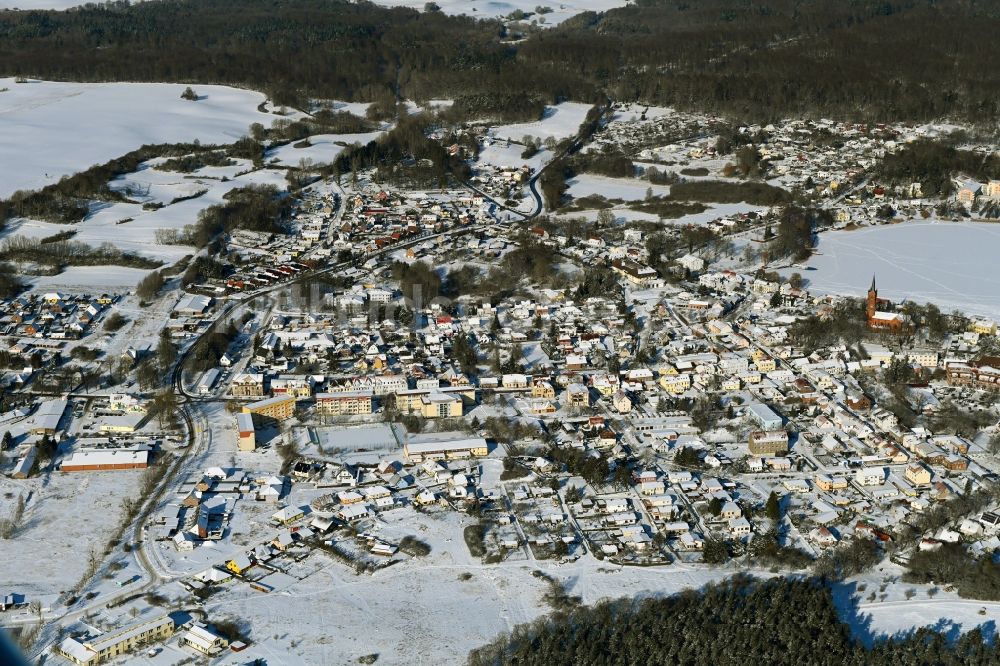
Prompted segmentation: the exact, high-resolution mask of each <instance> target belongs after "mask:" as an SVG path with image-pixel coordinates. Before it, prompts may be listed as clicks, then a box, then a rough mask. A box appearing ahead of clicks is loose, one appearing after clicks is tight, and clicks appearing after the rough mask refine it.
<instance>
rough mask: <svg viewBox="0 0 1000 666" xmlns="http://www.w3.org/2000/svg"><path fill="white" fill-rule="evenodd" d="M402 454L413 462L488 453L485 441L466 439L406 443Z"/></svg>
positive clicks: (476, 455)
mask: <svg viewBox="0 0 1000 666" xmlns="http://www.w3.org/2000/svg"><path fill="white" fill-rule="evenodd" d="M403 453H404V455H406V457H407V458H408V459H409V460H411V461H413V462H422V461H424V460H452V459H455V458H471V457H482V456H485V455H487V454H488V453H489V447H488V446H487V445H486V440H485V439H483V438H482V437H468V438H464V439H452V440H436V441H435V440H428V441H418V442H406V443H405V444H404V445H403Z"/></svg>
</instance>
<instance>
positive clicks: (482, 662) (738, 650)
mask: <svg viewBox="0 0 1000 666" xmlns="http://www.w3.org/2000/svg"><path fill="white" fill-rule="evenodd" d="M983 639H984V636H983V633H982V632H981V631H980V630H979V629H973V630H972V631H970V632H968V633H966V634H964V635H962V636H960V637H957V638H955V637H954V636H946V635H945V634H944V633H941V632H938V631H935V630H932V629H918V630H916V631H914V632H912V633H909V634H907V635H904V636H894V637H892V638H886V639H884V640H881V641H876V642H875V644H874V646H873V647H872V648H867V647H865V646H864V645H863V644H862V643H861V642H859V641H858V640H857V639H856V638H854V637H852V636H851V632H850V628H849V626H848V625H847V624H846V623H845V622H844V621H843V620H842V619H841V618H840V617H839V616H838V614H837V608H836V607H835V606H834V602H833V597H832V595H831V592H830V589H829V588H828V587H826V586H825V585H823V584H822V583H820V582H819V581H817V580H795V579H789V578H773V579H769V580H766V581H761V580H756V579H753V578H751V577H749V576H735V577H733V578H730V579H727V580H725V581H723V582H721V583H717V584H714V585H708V586H706V587H705V588H704V589H702V590H697V591H696V590H689V591H686V592H682V593H680V594H676V595H674V596H670V597H666V598H651V599H642V600H633V599H620V600H617V601H607V602H602V603H600V604H597V605H596V606H592V607H588V606H578V607H576V608H574V609H573V610H570V611H568V612H559V613H555V614H553V615H551V616H548V617H544V618H541V619H539V620H537V621H535V622H534V623H531V624H528V625H522V626H519V627H516V628H515V629H514V630H513V631H512V632H511V633H510V634H507V635H503V636H500V637H499V638H497V639H496V640H495V641H493V642H492V643H490V644H489V645H487V646H484V647H482V648H479V649H476V650H473V651H472V652H471V653H470V654H469V660H468V663H469V665H470V666H500V665H514V664H517V665H518V666H533V665H536V664H537V665H538V666H560V665H562V664H565V665H566V666H618V665H620V664H644V665H647V666H659V665H661V664H662V665H668V664H670V665H674V664H684V665H688V666H701V665H704V666H728V665H733V666H747V665H749V664H795V665H799V666H808V665H825V664H830V665H836V666H844V665H846V666H851V665H857V666H880V665H882V664H928V665H930V664H934V665H941V666H945V665H952V664H954V665H955V666H958V665H962V666H977V665H983V666H985V665H986V664H997V663H1000V647H998V646H997V644H996V642H995V641H994V642H992V643H991V642H988V641H984V640H983Z"/></svg>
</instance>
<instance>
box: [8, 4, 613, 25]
mask: <svg viewBox="0 0 1000 666" xmlns="http://www.w3.org/2000/svg"><path fill="white" fill-rule="evenodd" d="M82 4H84V3H83V2H81V1H80V0H0V9H69V8H70V7H79V6H80V5H82ZM375 4H378V5H383V6H386V7H410V8H412V9H417V10H420V11H423V9H424V6H425V5H426V4H427V2H426V1H425V0H376V3H375ZM626 4H628V0H571V1H570V2H538V1H537V0H504V1H502V2H498V1H496V0H487V1H486V2H476V1H475V0H437V5H438V6H439V7H441V11H443V12H444V13H445V14H450V15H453V16H454V15H458V14H467V15H468V16H472V17H474V18H483V19H489V18H498V17H505V16H509V15H510V14H511V13H512V12H513V11H514V10H517V9H520V10H521V11H523V12H525V13H532V14H533V15H532V16H531V17H530V18H529V19H528V20H529V21H533V20H535V19H539V24H540V25H543V26H553V25H558V24H560V23H562V22H563V21H565V20H566V19H568V18H571V17H573V16H576V15H577V14H580V13H582V12H588V11H593V12H602V11H606V10H608V9H614V8H615V7H622V6H624V5H626ZM539 6H542V7H548V8H550V9H551V10H552V11H551V12H549V13H547V14H543V15H541V16H539V15H538V14H534V11H535V8H536V7H539Z"/></svg>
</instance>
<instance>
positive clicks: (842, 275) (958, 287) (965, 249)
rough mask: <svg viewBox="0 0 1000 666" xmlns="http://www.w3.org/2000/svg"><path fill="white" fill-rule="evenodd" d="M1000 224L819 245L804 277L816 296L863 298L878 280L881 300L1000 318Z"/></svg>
mask: <svg viewBox="0 0 1000 666" xmlns="http://www.w3.org/2000/svg"><path fill="white" fill-rule="evenodd" d="M998 252H1000V224H991V223H983V222H939V221H927V222H905V223H901V224H892V225H883V226H879V227H868V228H864V229H858V230H855V231H832V232H828V233H823V234H821V235H820V238H819V246H818V253H817V254H816V255H814V256H813V257H812V258H811V259H810V260H809V261H808V262H807V265H808V267H809V268H810V269H812V270H802V269H801V268H791V269H786V270H783V271H781V272H782V274H784V275H785V276H787V275H790V274H791V273H794V272H799V273H801V274H802V277H804V278H805V279H806V280H807V285H808V288H809V289H810V290H812V291H815V292H818V293H830V294H847V295H852V296H863V295H864V294H865V292H866V291H867V290H868V285H869V284H870V283H871V279H872V274H874V275H875V278H876V282H877V286H878V290H879V296H881V297H883V298H888V299H890V300H892V301H894V302H897V303H898V302H900V301H903V300H913V301H917V302H919V303H925V302H931V303H935V304H936V305H937V306H938V307H940V308H941V309H942V310H945V311H951V310H953V309H956V308H957V309H959V310H962V311H964V312H968V313H972V314H981V315H986V316H992V317H1000V270H998V264H997V256H998Z"/></svg>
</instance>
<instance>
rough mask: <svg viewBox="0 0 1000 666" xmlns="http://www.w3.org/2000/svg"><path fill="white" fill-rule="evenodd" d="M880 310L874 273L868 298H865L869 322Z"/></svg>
mask: <svg viewBox="0 0 1000 666" xmlns="http://www.w3.org/2000/svg"><path fill="white" fill-rule="evenodd" d="M876 310H878V290H877V289H876V288H875V274H874V273H873V274H872V286H871V287H869V288H868V298H866V299H865V315H866V316H867V318H868V322H869V324H870V323H871V320H872V317H874V316H875V312H876Z"/></svg>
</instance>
